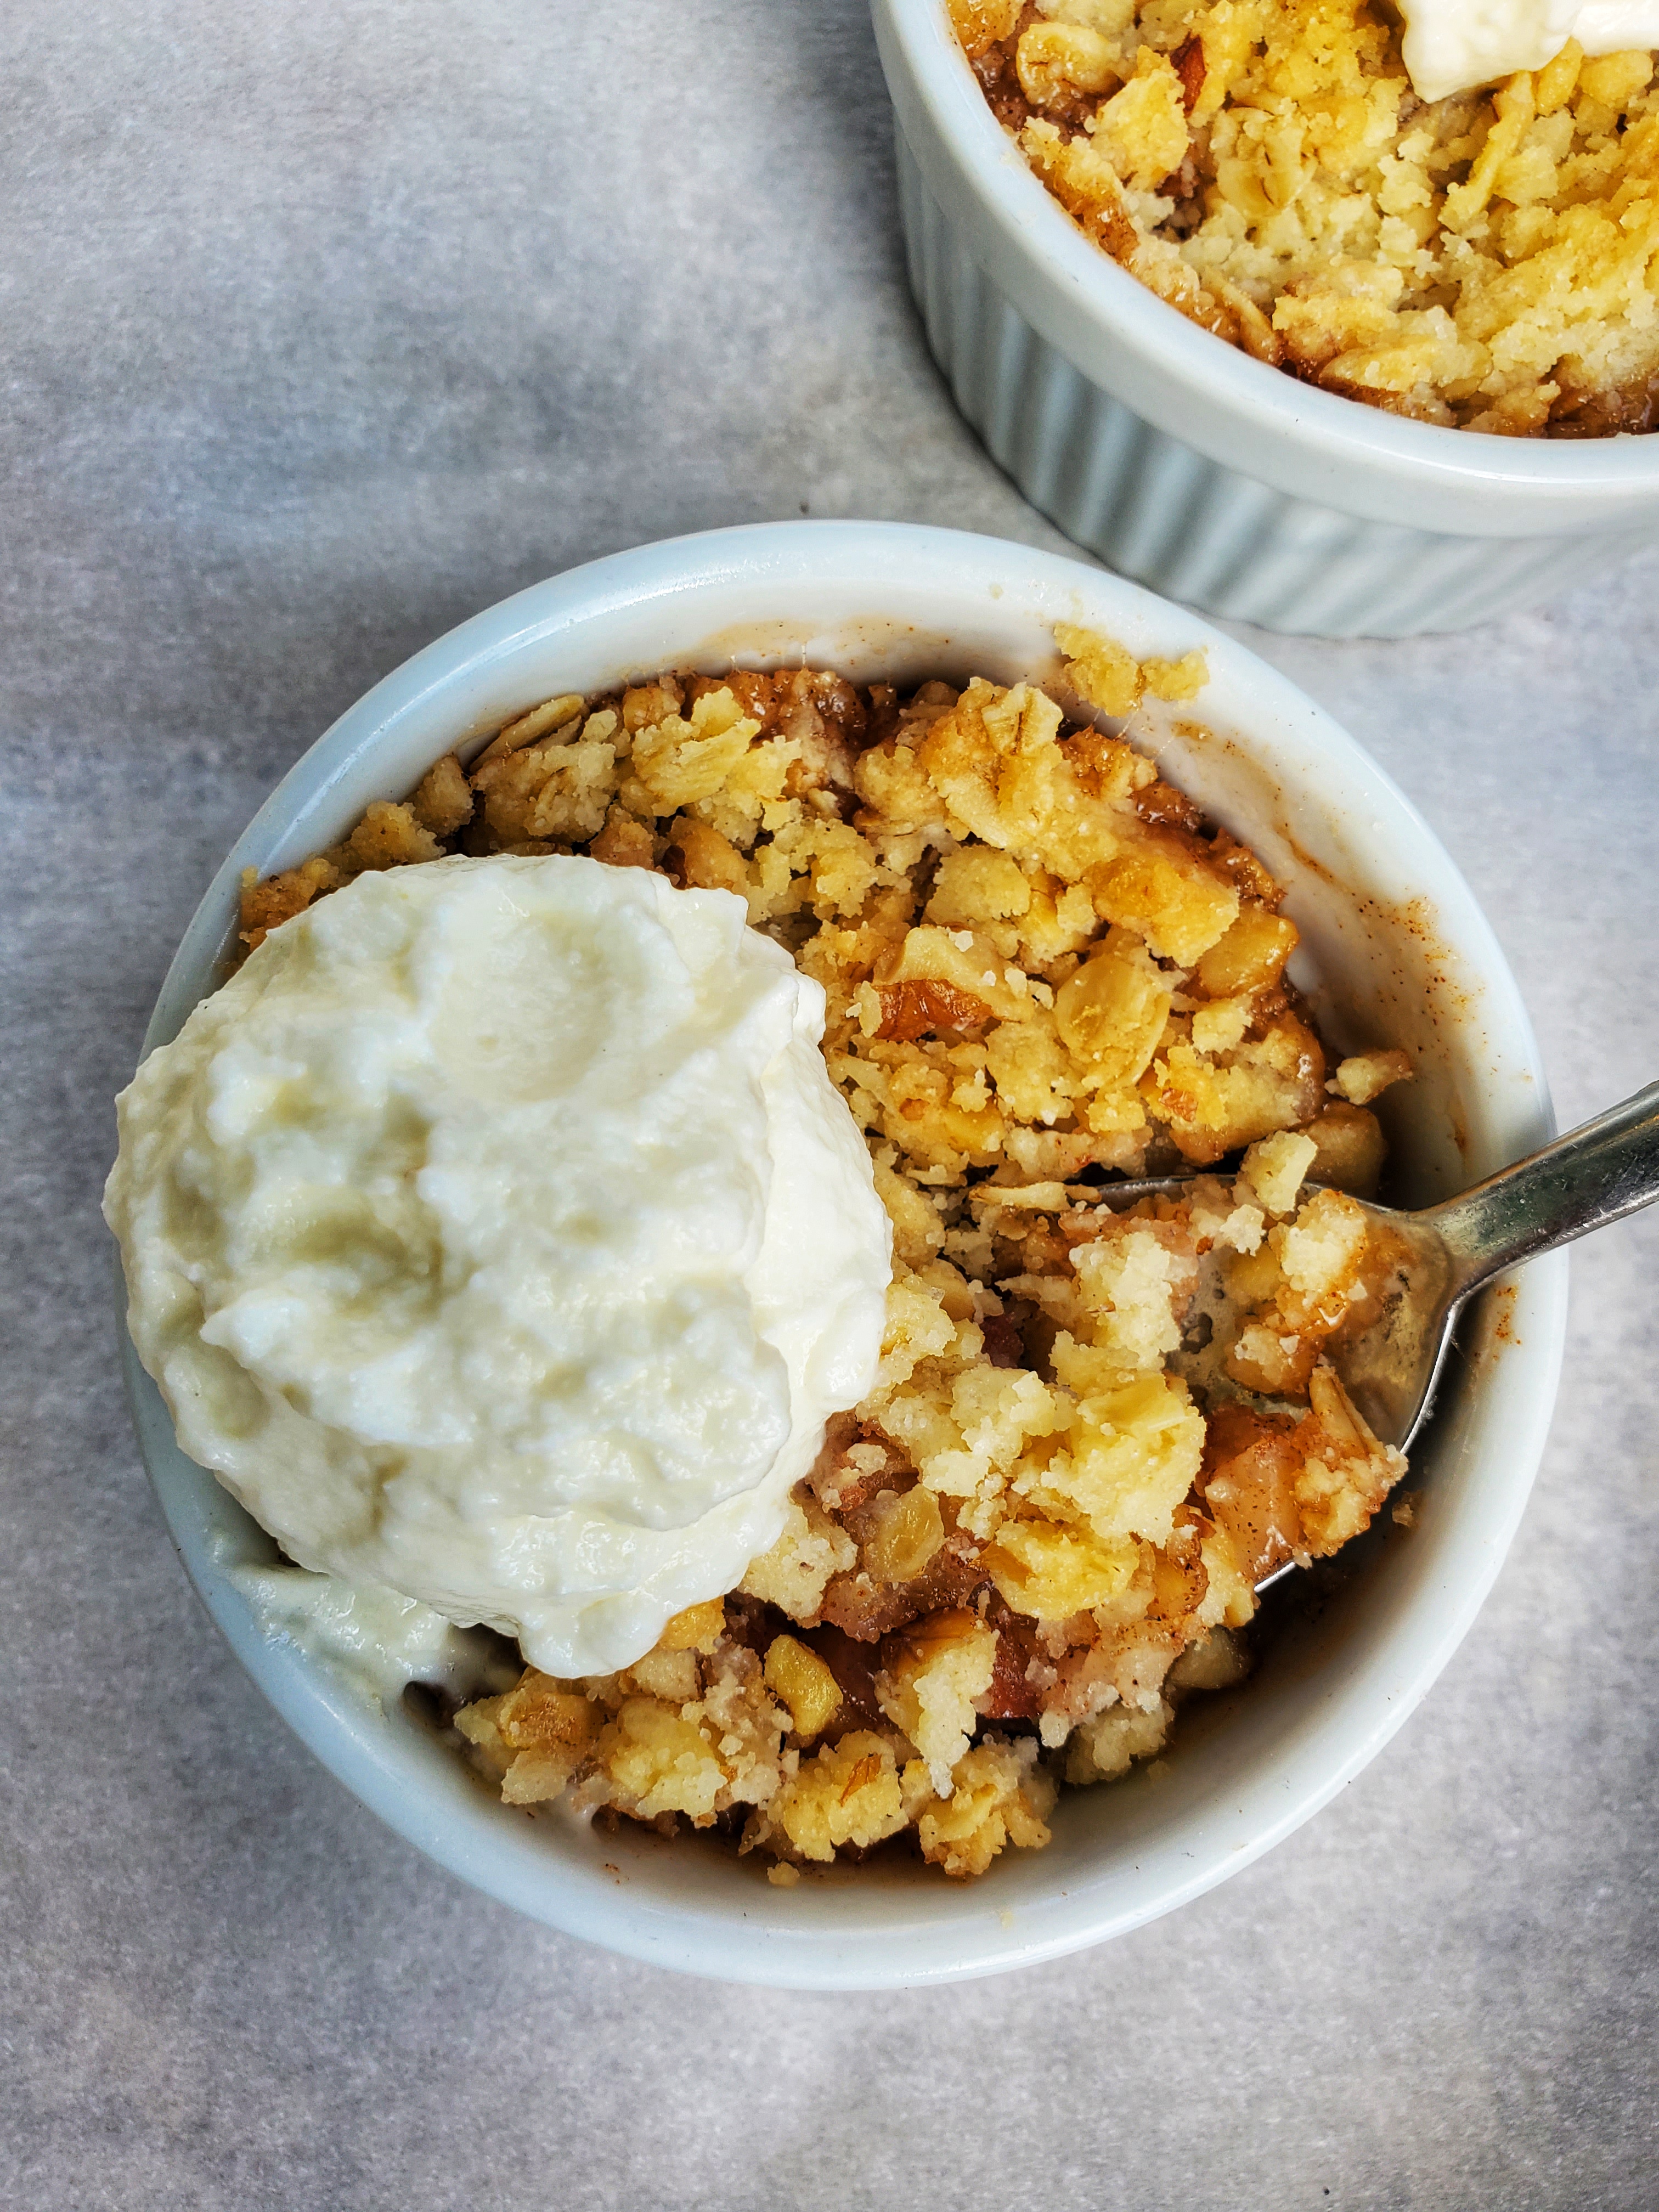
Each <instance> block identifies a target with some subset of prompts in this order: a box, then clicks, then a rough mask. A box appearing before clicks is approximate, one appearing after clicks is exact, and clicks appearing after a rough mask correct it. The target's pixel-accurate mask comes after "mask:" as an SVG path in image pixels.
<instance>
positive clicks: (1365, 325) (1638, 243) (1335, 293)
mask: <svg viewBox="0 0 1659 2212" xmlns="http://www.w3.org/2000/svg"><path fill="white" fill-rule="evenodd" d="M950 8H951V16H952V18H953V20H954V22H955V24H956V27H957V33H958V35H959V37H960V39H961V41H962V44H963V48H964V50H965V52H966V53H967V55H968V58H969V63H970V64H971V65H972V67H973V70H974V71H975V76H977V77H978V79H979V82H980V83H981V86H982V87H983V88H984V91H985V94H986V97H987V100H988V101H989V103H990V106H991V107H992V109H993V111H994V113H995V115H996V117H997V118H998V120H999V121H1000V123H1001V124H1002V125H1004V127H1005V128H1006V130H1007V131H1009V132H1010V134H1011V135H1012V137H1013V138H1014V140H1015V142H1016V143H1017V144H1018V147H1019V149H1020V150H1021V152H1022V153H1023V154H1024V157H1025V159H1026V161H1028V162H1029V164H1030V167H1031V168H1032V170H1033V171H1034V172H1035V173H1036V175H1037V176H1038V177H1039V178H1040V179H1042V183H1043V184H1044V185H1047V187H1048V190H1049V191H1051V192H1052V193H1053V194H1054V197H1055V198H1056V199H1057V200H1058V201H1059V202H1060V205H1061V206H1062V207H1063V208H1064V209H1065V210H1066V212H1067V213H1068V214H1069V215H1070V216H1072V217H1073V219H1074V221H1075V222H1077V223H1078V224H1079V226H1080V227H1081V228H1082V229H1083V230H1084V231H1085V233H1086V234H1087V235H1088V236H1089V237H1090V238H1091V239H1093V240H1095V241H1096V243H1097V245H1099V246H1102V247H1103V249H1104V250H1105V251H1106V252H1108V253H1109V254H1111V255H1112V257H1113V258H1115V260H1117V261H1118V262H1120V263H1121V264H1122V265H1123V267H1124V268H1125V269H1127V270H1129V272H1130V273H1131V274H1132V275H1133V276H1136V277H1138V278H1139V280H1140V281H1141V283H1144V284H1146V285H1148V286H1150V288H1151V289H1152V290H1153V291H1154V292H1156V293H1157V294H1158V295H1159V296H1160V298H1162V299H1164V300H1165V301H1168V302H1169V303H1170V306H1171V307H1176V308H1178V309H1179V310H1180V311H1181V313H1182V314H1184V315H1187V316H1188V317H1190V318H1191V319H1192V320H1193V321H1194V322H1196V323H1199V324H1200V325H1202V326H1203V327H1204V328H1205V329H1206V330H1209V331H1213V332H1214V333H1215V334H1216V335H1217V336H1218V337H1223V338H1225V339H1227V340H1229V341H1231V343H1234V344H1236V345H1239V346H1242V347H1243V348H1244V349H1246V350H1247V351H1248V352H1249V353H1251V354H1253V355H1255V357H1256V358H1257V359H1258V360H1260V361H1264V362H1268V363H1270V364H1272V365H1273V366H1274V367H1277V368H1283V369H1285V370H1287V371H1288V372H1290V373H1291V374H1292V375H1295V376H1298V377H1302V378H1304V379H1305V380H1308V381H1310V382H1311V383H1315V384H1319V385H1322V386H1324V387H1325V388H1326V389H1327V390H1328V391H1330V392H1339V393H1341V394H1343V395H1345V396H1346V397H1347V398H1353V399H1361V400H1364V401H1367V402H1368V403H1370V404H1371V405H1373V406H1377V407H1383V408H1387V409H1389V410H1392V411H1393V412H1395V413H1397V414H1402V415H1409V416H1415V417H1417V418H1418V419H1419V420H1420V421H1422V422H1437V423H1442V424H1449V425H1452V426H1455V427H1457V428H1464V429H1474V430H1490V431H1497V432H1501V433H1504V434H1506V435H1537V434H1542V435H1551V436H1558V437H1579V436H1595V435H1607V434H1610V433H1612V432H1615V431H1621V430H1633V431H1645V430H1650V429H1652V428H1654V427H1655V423H1656V421H1659V298H1656V287H1659V279H1656V257H1659V88H1656V87H1655V85H1654V82H1653V78H1654V63H1655V56H1654V55H1653V54H1651V53H1648V52H1629V53H1615V54H1607V55H1603V56H1601V57H1600V58H1595V59H1587V58H1585V56H1584V55H1583V52H1582V51H1581V49H1580V48H1579V46H1578V45H1577V42H1576V41H1572V40H1570V41H1569V42H1568V44H1567V46H1565V49H1564V50H1563V51H1562V52H1561V53H1559V55H1558V56H1557V57H1556V58H1555V59H1554V60H1553V61H1552V62H1551V63H1550V64H1548V65H1547V67H1546V68H1544V69H1541V70H1536V71H1533V72H1528V71H1524V70H1523V71H1521V72H1519V73H1518V74H1516V76H1510V77H1509V78H1507V79H1506V80H1505V81H1504V82H1501V83H1499V84H1498V85H1497V86H1496V87H1495V88H1493V87H1487V88H1484V89H1480V90H1475V91H1470V92H1462V93H1456V94H1452V95H1451V96H1450V97H1449V98H1447V99H1444V100H1434V101H1428V102H1425V101H1424V100H1419V98H1418V97H1417V96H1416V94H1414V93H1413V89H1412V85H1411V81H1410V79H1409V77H1408V76H1407V72H1406V66H1405V63H1404V61H1403V60H1402V58H1401V27H1400V24H1399V21H1398V20H1397V19H1396V18H1395V15H1393V13H1392V12H1391V11H1390V10H1389V9H1387V8H1385V7H1383V5H1381V4H1378V0H1311V4H1310V0H1216V4H1214V5H1213V6H1208V7H1206V6H1204V5H1201V4H1194V0H1173V4H1171V0H1139V4H1137V0H950Z"/></svg>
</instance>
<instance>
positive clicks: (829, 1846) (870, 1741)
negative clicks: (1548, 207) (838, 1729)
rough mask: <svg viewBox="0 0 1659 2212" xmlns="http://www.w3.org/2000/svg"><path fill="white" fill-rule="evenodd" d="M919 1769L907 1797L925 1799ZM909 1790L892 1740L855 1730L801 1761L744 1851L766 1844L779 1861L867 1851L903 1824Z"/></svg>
mask: <svg viewBox="0 0 1659 2212" xmlns="http://www.w3.org/2000/svg"><path fill="white" fill-rule="evenodd" d="M917 1765H918V1772H917V1775H916V1777H915V1778H913V1779H912V1781H911V1784H910V1795H911V1796H912V1798H913V1799H914V1797H915V1796H916V1795H917V1794H918V1791H920V1794H921V1795H923V1796H925V1795H926V1790H927V1772H926V1769H925V1768H921V1766H920V1763H919V1762H918V1763H917ZM905 1799H906V1791H905V1787H904V1784H903V1781H902V1778H901V1774H900V1770H899V1765H898V1759H897V1756H896V1753H895V1750H894V1747H893V1744H892V1742H891V1741H890V1739H889V1738H888V1737H886V1736H884V1735H876V1734H874V1733H873V1732H872V1730H870V1729H852V1730H850V1731H849V1732H848V1734H847V1735H843V1736H842V1737H841V1738H840V1740H839V1741H837V1742H836V1743H833V1744H826V1745H824V1746H823V1748H822V1749H821V1750H818V1751H816V1752H814V1753H813V1754H812V1756H811V1758H810V1759H803V1760H802V1761H801V1763H800V1765H799V1767H798V1769H797V1770H796V1771H795V1773H794V1774H793V1776H792V1778H790V1779H789V1780H788V1781H787V1782H786V1783H785V1784H784V1785H783V1787H782V1788H781V1790H779V1791H778V1793H777V1795H776V1796H775V1797H774V1798H773V1799H772V1800H771V1802H769V1804H768V1805H767V1806H766V1808H764V1810H763V1813H762V1814H761V1815H760V1816H759V1817H758V1818H757V1820H755V1821H753V1822H752V1823H751V1824H750V1828H749V1829H748V1831H746V1832H745V1834H744V1849H745V1850H754V1849H755V1848H756V1847H757V1845H760V1844H765V1845H767V1846H768V1847H769V1848H771V1849H774V1850H778V1851H779V1856H781V1857H782V1856H786V1855H789V1856H793V1857H799V1858H804V1859H817V1860H820V1861H823V1860H828V1859H832V1858H834V1857H835V1856H836V1852H837V1851H838V1850H842V1849H843V1848H844V1847H845V1846H847V1845H848V1844H850V1845H852V1846H853V1847H854V1849H855V1850H871V1849H872V1848H873V1847H874V1845H876V1844H879V1843H884V1842H885V1841H886V1839H887V1838H888V1837H889V1836H896V1834H897V1833H898V1832H899V1830H900V1829H901V1828H902V1827H904V1826H907V1825H908V1820H909V1814H908V1811H907V1808H906V1802H905Z"/></svg>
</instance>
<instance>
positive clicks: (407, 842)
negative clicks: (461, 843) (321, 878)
mask: <svg viewBox="0 0 1659 2212" xmlns="http://www.w3.org/2000/svg"><path fill="white" fill-rule="evenodd" d="M442 853H443V848H442V846H441V844H440V843H439V842H438V840H437V839H436V837H435V836H434V835H433V834H432V832H431V830H430V829H428V828H427V827H426V825H425V823H422V821H421V820H419V818H418V817H416V811H415V809H414V807H413V806H411V805H404V804H403V803H401V802H398V801H393V800H391V799H376V800H375V801H374V805H372V806H370V807H369V809H368V811H367V813H365V815H364V816H363V818H362V821H361V822H360V823H358V824H357V826H356V829H354V830H353V831H352V833H351V835H350V836H349V837H348V838H347V839H346V841H345V842H344V843H343V845H340V846H338V847H337V848H336V851H335V859H336V861H337V865H338V866H339V867H340V868H341V870H342V872H343V873H347V874H352V875H363V874H367V873H368V872H369V871H370V870H371V869H375V868H406V867H410V866H414V865H415V864H416V862H418V861H421V860H438V859H440V858H441V856H442Z"/></svg>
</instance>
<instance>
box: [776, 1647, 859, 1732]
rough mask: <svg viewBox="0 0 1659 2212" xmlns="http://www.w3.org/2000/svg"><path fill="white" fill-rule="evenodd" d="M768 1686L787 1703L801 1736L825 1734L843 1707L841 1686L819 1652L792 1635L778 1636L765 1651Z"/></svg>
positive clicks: (790, 1715)
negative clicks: (810, 1648)
mask: <svg viewBox="0 0 1659 2212" xmlns="http://www.w3.org/2000/svg"><path fill="white" fill-rule="evenodd" d="M765 1679H766V1686H767V1688H768V1689H769V1691H770V1692H772V1695H773V1696H774V1697H775V1698H776V1699H779V1700H780V1701H781V1703H782V1704H783V1705H786V1706H787V1708H788V1711H789V1718H790V1721H791V1723H792V1724H793V1729H794V1732H795V1734H796V1735H799V1736H814V1735H823V1731H824V1730H825V1729H826V1728H828V1727H829V1723H830V1722H831V1721H832V1720H833V1719H834V1718H835V1717H836V1714H837V1712H839V1711H840V1710H841V1705H842V1693H841V1686H840V1684H839V1683H838V1682H837V1681H836V1678H835V1676H834V1674H831V1673H830V1671H829V1668H828V1667H826V1666H825V1665H824V1663H823V1660H822V1659H820V1658H819V1657H818V1656H817V1652H816V1651H810V1650H808V1649H807V1647H806V1646H805V1644H801V1643H799V1642H798V1641H797V1640H796V1638H794V1637H793V1636H775V1637H774V1638H773V1639H772V1642H771V1644H770V1646H769V1649H768V1650H767V1654H766V1675H765Z"/></svg>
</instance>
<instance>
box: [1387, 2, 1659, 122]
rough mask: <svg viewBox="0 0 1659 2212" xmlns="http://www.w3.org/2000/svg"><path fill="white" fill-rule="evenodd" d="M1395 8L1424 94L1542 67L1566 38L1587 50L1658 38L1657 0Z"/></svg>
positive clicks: (1437, 95)
mask: <svg viewBox="0 0 1659 2212" xmlns="http://www.w3.org/2000/svg"><path fill="white" fill-rule="evenodd" d="M1400 12H1401V15H1402V16H1403V17H1404V19H1405V24H1406V35H1405V39H1404V40H1403V42H1402V47H1401V51H1402V52H1403V54H1404V57H1405V62H1406V68H1407V73H1408V74H1409V76H1410V77H1411V81H1412V84H1413V88H1415V90H1416V92H1417V94H1418V96H1419V99H1422V100H1444V99H1445V98H1446V96H1447V95H1448V94H1449V93H1454V92H1467V91H1468V89H1469V88H1471V87H1472V86H1474V85H1477V84H1490V83H1491V82H1492V80H1493V79H1494V78H1495V77H1504V76H1514V74H1515V72H1516V70H1540V69H1542V68H1544V67H1545V65H1546V64H1547V63H1550V62H1553V60H1554V59H1555V57H1556V56H1557V55H1558V54H1559V52H1560V51H1561V49H1562V47H1563V46H1565V45H1566V43H1567V40H1569V39H1577V41H1578V43H1579V45H1580V46H1583V49H1584V52H1586V53H1587V54H1619V53H1624V52H1626V50H1627V49H1630V48H1632V47H1641V48H1652V47H1655V46H1659V0H1400Z"/></svg>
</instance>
